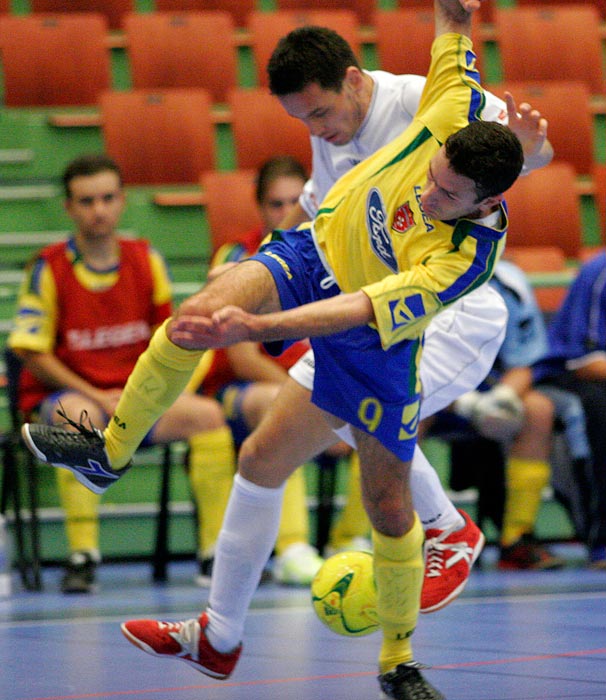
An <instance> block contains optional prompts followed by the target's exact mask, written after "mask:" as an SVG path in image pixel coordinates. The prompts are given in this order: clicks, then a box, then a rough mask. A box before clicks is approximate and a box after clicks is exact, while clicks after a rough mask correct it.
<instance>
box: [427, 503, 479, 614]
mask: <svg viewBox="0 0 606 700" xmlns="http://www.w3.org/2000/svg"><path fill="white" fill-rule="evenodd" d="M459 513H460V514H461V515H462V516H463V518H464V519H465V525H463V527H462V528H461V529H459V530H454V531H453V530H427V532H426V533H425V579H424V581H423V590H422V592H421V612H422V613H430V612H435V611H436V610H440V609H441V608H443V607H445V606H446V605H448V603H450V602H452V601H453V600H454V599H455V598H456V597H457V596H458V595H459V594H460V593H461V591H462V590H463V589H464V588H465V584H466V583H467V579H468V578H469V574H470V573H471V567H472V566H473V564H474V562H475V560H476V559H477V558H478V557H479V556H480V552H481V551H482V548H483V547H484V535H483V534H482V531H481V530H480V528H479V527H478V526H477V525H476V524H475V523H474V522H473V520H471V518H470V517H469V515H467V513H465V511H462V510H459Z"/></svg>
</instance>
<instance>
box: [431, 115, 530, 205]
mask: <svg viewBox="0 0 606 700" xmlns="http://www.w3.org/2000/svg"><path fill="white" fill-rule="evenodd" d="M444 147H445V149H446V157H447V158H448V163H449V165H450V167H451V168H452V169H453V170H454V171H455V172H456V173H458V174H459V175H464V176H465V177H468V178H470V179H471V180H473V181H474V182H475V184H476V192H477V195H478V201H480V200H482V199H485V198H486V197H493V196H495V195H498V194H502V193H503V192H505V191H506V190H508V189H509V188H510V187H511V186H512V185H513V183H514V182H515V181H516V180H517V178H518V175H519V174H520V172H521V170H522V165H523V164H524V152H523V151H522V144H521V143H520V140H519V139H518V137H517V136H516V135H515V134H514V133H513V131H512V130H511V129H510V128H509V127H507V126H503V125H502V124H497V123H496V122H483V121H474V122H470V123H469V124H468V125H467V126H466V127H464V128H463V129H461V130H460V131H457V132H456V133H454V134H451V135H450V136H449V137H448V138H447V139H446V143H445V144H444Z"/></svg>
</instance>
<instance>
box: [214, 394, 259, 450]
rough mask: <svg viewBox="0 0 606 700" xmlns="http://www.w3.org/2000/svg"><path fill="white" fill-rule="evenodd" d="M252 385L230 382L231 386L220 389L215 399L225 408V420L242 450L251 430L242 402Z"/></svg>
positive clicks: (237, 445)
mask: <svg viewBox="0 0 606 700" xmlns="http://www.w3.org/2000/svg"><path fill="white" fill-rule="evenodd" d="M251 384H253V382H248V381H234V382H229V384H226V385H225V386H222V387H221V388H220V389H219V391H218V392H217V395H216V397H215V398H216V399H217V401H219V402H220V403H221V405H222V406H223V412H224V413H225V420H226V421H227V424H228V425H229V427H230V430H231V434H232V435H233V437H234V443H235V444H236V448H237V449H240V447H241V446H242V443H243V442H244V440H246V438H247V437H248V436H249V434H250V429H249V427H248V425H247V424H246V421H245V420H244V413H243V412H242V401H243V399H244V394H245V393H246V390H247V389H248V387H249V386H251Z"/></svg>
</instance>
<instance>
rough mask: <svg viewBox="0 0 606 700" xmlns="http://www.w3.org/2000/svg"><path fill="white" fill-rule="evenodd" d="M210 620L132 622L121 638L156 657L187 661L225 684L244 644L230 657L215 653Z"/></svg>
mask: <svg viewBox="0 0 606 700" xmlns="http://www.w3.org/2000/svg"><path fill="white" fill-rule="evenodd" d="M207 625H208V616H207V615H206V613H202V615H200V617H199V618H198V619H197V620H196V619H191V620H185V621H184V622H159V621H157V620H130V621H129V622H125V623H123V624H122V625H121V629H122V634H124V636H125V637H126V638H127V639H128V641H129V642H131V643H132V644H134V645H135V646H137V647H139V649H142V650H143V651H145V652H147V653H148V654H152V655H153V656H166V657H173V658H175V659H180V660H181V661H185V663H186V664H189V665H190V666H192V667H193V668H195V669H196V670H197V671H200V672H201V673H204V674H206V675H207V676H210V677H211V678H217V679H219V680H224V679H226V678H228V677H229V676H230V675H231V672H232V671H233V670H234V668H235V666H236V663H237V662H238V659H239V658H240V654H241V652H242V644H239V645H238V646H237V647H236V648H235V649H233V650H232V651H230V652H228V653H221V652H219V651H217V650H216V649H214V648H213V647H212V646H211V645H210V643H209V641H208V639H207V638H206V627H207Z"/></svg>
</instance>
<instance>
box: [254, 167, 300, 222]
mask: <svg viewBox="0 0 606 700" xmlns="http://www.w3.org/2000/svg"><path fill="white" fill-rule="evenodd" d="M304 184H305V183H304V181H303V180H301V178H299V177H294V176H292V175H281V176H280V177H277V178H276V179H275V180H274V181H273V182H271V183H270V185H269V187H268V188H267V191H266V192H265V196H264V197H263V201H262V202H261V204H260V210H261V216H262V217H263V223H264V225H265V230H266V231H267V232H269V231H273V229H275V228H277V227H278V226H279V224H280V222H281V221H282V220H283V219H284V217H285V216H286V215H287V214H288V213H289V212H290V210H291V209H292V208H293V207H294V206H295V205H296V203H297V202H298V201H299V195H300V194H301V191H302V190H303V185H304Z"/></svg>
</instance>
